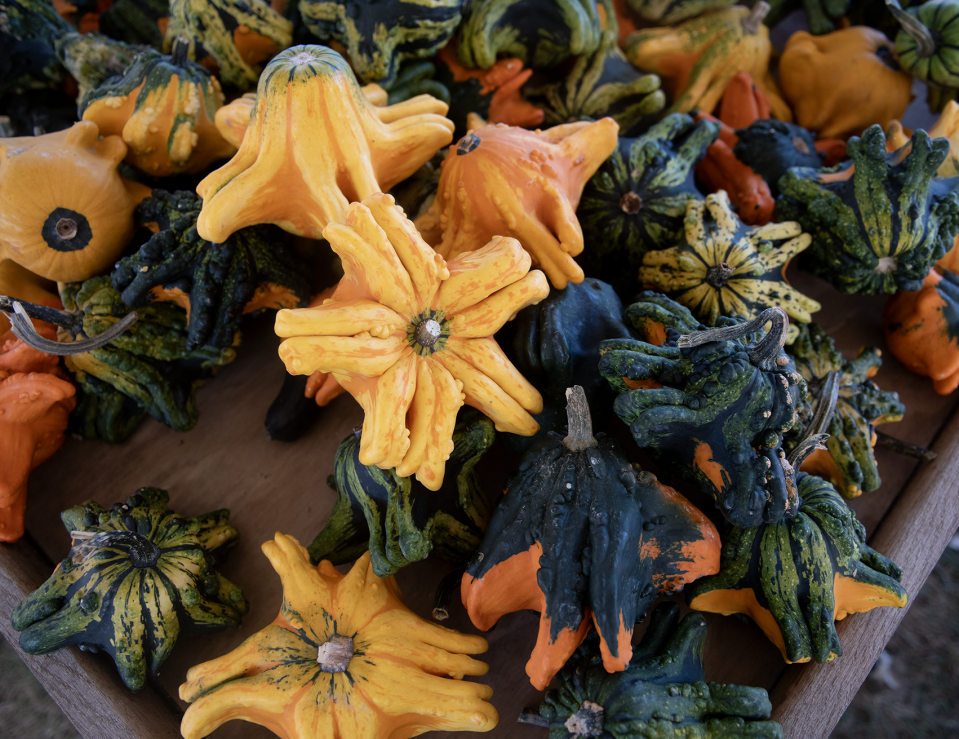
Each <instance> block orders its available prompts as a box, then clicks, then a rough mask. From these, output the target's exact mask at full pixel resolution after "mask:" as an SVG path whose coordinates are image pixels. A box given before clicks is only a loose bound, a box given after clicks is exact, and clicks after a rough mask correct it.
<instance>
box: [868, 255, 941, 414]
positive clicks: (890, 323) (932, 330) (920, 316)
mask: <svg viewBox="0 0 959 739" xmlns="http://www.w3.org/2000/svg"><path fill="white" fill-rule="evenodd" d="M883 328H884V330H885V334H886V344H887V345H888V346H889V351H891V352H892V353H893V356H895V357H896V359H898V360H899V361H900V362H902V363H903V364H904V365H905V366H906V368H907V369H909V370H910V371H911V372H915V373H916V374H919V375H925V376H926V377H930V378H932V381H933V382H932V386H933V388H934V389H935V391H936V392H937V393H939V394H940V395H949V394H950V393H951V392H953V391H954V390H955V389H956V387H957V386H959V277H957V276H956V275H955V274H953V273H952V272H943V273H942V274H940V273H938V272H937V271H936V270H932V271H930V272H929V274H928V275H926V279H925V281H924V282H923V284H922V288H921V289H920V290H918V291H915V292H901V293H899V294H897V295H894V296H893V297H891V298H890V299H889V302H888V303H886V308H885V310H884V311H883Z"/></svg>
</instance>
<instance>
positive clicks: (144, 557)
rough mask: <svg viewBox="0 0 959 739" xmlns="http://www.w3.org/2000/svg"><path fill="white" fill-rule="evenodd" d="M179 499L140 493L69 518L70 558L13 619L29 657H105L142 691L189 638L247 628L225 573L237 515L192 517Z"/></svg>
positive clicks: (74, 511) (242, 602)
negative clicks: (72, 651) (75, 651)
mask: <svg viewBox="0 0 959 739" xmlns="http://www.w3.org/2000/svg"><path fill="white" fill-rule="evenodd" d="M169 500H170V496H169V495H168V494H167V492H166V491H165V490H160V489H159V488H140V489H139V490H137V491H136V492H135V493H134V494H133V495H132V496H131V497H130V498H129V499H128V500H127V501H126V503H117V504H116V505H114V506H113V507H111V508H104V507H103V506H101V505H100V504H99V503H96V502H94V501H92V500H91V501H87V502H86V503H83V504H81V505H78V506H76V507H74V508H70V509H68V510H66V511H64V512H63V513H62V514H61V516H60V517H61V519H62V520H63V525H64V527H65V528H66V530H67V532H69V534H70V538H71V539H72V540H73V541H72V546H71V548H70V553H69V554H68V555H67V556H66V557H65V558H64V559H63V560H62V561H61V562H60V563H59V564H58V565H57V568H56V569H55V570H54V572H53V574H52V575H51V576H50V578H49V579H48V580H47V581H46V582H45V583H44V584H43V585H41V586H40V588H39V589H38V590H36V591H34V592H33V593H32V594H30V595H28V596H27V597H26V598H25V599H24V600H22V601H21V602H20V603H19V605H17V607H16V608H15V609H14V611H13V627H14V628H15V629H16V630H17V631H19V632H20V648H21V649H23V651H25V652H27V653H28V654H49V653H50V652H55V651H57V650H58V649H63V648H64V647H70V646H79V647H80V648H81V649H84V650H87V651H91V652H99V651H101V650H102V651H104V652H106V653H107V654H109V655H110V657H111V658H112V659H113V661H114V662H115V663H116V665H117V669H118V670H119V672H120V678H121V679H122V680H123V682H124V684H125V685H126V686H127V687H128V688H130V689H131V690H141V689H142V688H143V687H144V685H146V681H147V673H148V672H149V673H150V674H152V675H156V674H158V673H159V671H160V668H161V667H162V666H163V663H164V662H166V660H167V658H168V657H169V656H170V653H171V651H172V650H173V647H174V645H175V644H176V641H177V638H178V637H179V636H180V635H181V634H182V635H184V636H190V635H193V636H202V635H205V634H210V633H213V632H216V631H222V630H223V629H229V628H236V627H237V626H239V625H240V620H241V618H242V617H243V616H244V615H245V614H246V612H247V610H248V609H249V606H248V604H247V602H246V599H245V598H244V597H243V593H242V592H241V591H240V589H239V588H238V587H237V586H236V585H234V584H233V583H231V582H230V581H229V580H227V579H226V578H224V577H223V576H222V575H221V574H219V573H218V572H217V571H216V569H215V564H216V560H217V558H219V557H222V556H223V553H224V552H225V551H226V550H227V549H229V548H230V547H231V546H232V545H233V544H234V543H235V542H236V538H237V535H238V534H237V531H236V529H235V528H233V527H232V526H230V524H229V516H230V512H229V511H227V510H225V509H224V510H219V511H214V512H213V513H208V514H206V515H203V516H197V517H195V518H186V517H183V516H178V515H177V514H175V513H174V512H173V511H171V510H169V509H168V508H167V503H168V502H169Z"/></svg>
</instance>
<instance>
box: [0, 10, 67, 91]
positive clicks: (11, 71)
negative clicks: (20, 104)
mask: <svg viewBox="0 0 959 739" xmlns="http://www.w3.org/2000/svg"><path fill="white" fill-rule="evenodd" d="M72 31H73V27H72V26H71V25H70V24H69V23H67V22H66V21H65V20H64V19H63V18H61V17H60V15H59V14H58V13H57V11H56V10H54V8H53V3H51V2H45V1H44V0H4V3H3V7H2V8H0V97H6V96H7V95H9V94H19V93H22V92H25V91H27V90H42V89H55V88H58V87H59V86H60V84H61V82H62V81H63V78H64V76H65V75H64V69H63V66H62V65H61V64H60V62H59V60H58V59H57V54H56V43H57V39H58V38H59V37H60V36H62V35H63V34H65V33H71V32H72Z"/></svg>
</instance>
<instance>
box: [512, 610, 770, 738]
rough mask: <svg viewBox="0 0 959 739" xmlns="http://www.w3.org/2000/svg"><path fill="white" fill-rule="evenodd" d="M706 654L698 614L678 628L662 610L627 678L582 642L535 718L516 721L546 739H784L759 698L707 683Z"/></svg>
mask: <svg viewBox="0 0 959 739" xmlns="http://www.w3.org/2000/svg"><path fill="white" fill-rule="evenodd" d="M705 647H706V620H705V619H704V618H703V616H702V615H701V614H699V613H687V614H686V615H685V616H684V617H683V619H682V620H680V618H679V606H678V605H677V604H676V603H660V604H659V605H658V606H656V608H655V610H653V612H652V614H651V615H650V617H649V625H648V626H647V628H646V633H644V634H643V638H642V640H641V641H640V642H639V643H638V644H636V645H635V646H634V647H633V658H632V659H631V660H630V661H629V666H628V667H627V668H626V670H625V671H623V672H613V673H609V672H607V671H606V670H605V668H604V667H603V666H602V664H601V660H600V659H599V655H598V654H597V649H596V645H595V642H594V641H593V640H592V639H587V641H586V642H585V643H584V644H583V646H581V647H580V648H579V650H578V651H577V653H576V654H575V655H574V656H573V659H571V660H570V662H569V663H568V664H567V665H566V666H565V667H564V668H563V670H562V671H561V672H560V674H559V685H558V686H557V687H556V688H552V689H550V690H549V691H547V693H546V696H545V698H544V700H543V703H542V705H540V707H539V715H538V716H537V715H535V714H533V715H530V714H528V713H527V714H522V715H521V716H520V721H521V722H523V723H531V724H536V725H540V726H548V728H549V739H576V738H577V737H601V738H602V739H676V738H677V737H703V739H742V738H743V737H750V738H751V739H783V730H782V727H781V726H780V725H779V724H777V723H776V722H775V721H769V716H770V714H771V713H772V704H771V703H770V702H769V696H768V695H767V694H766V691H765V690H763V689H762V688H751V687H746V686H740V685H722V684H719V683H713V682H709V683H707V682H706V668H705V664H704V659H703V658H704V652H705Z"/></svg>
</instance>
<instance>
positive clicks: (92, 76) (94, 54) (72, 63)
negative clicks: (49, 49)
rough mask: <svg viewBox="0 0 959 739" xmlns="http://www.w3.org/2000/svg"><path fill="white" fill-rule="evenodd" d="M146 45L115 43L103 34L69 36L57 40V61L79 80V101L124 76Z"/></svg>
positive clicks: (71, 34) (69, 34)
mask: <svg viewBox="0 0 959 739" xmlns="http://www.w3.org/2000/svg"><path fill="white" fill-rule="evenodd" d="M147 48H148V47H146V46H139V45H138V46H133V45H131V44H125V43H123V42H122V41H115V40H114V39H112V38H108V37H107V36H104V35H103V34H100V33H96V32H93V33H68V34H65V35H63V36H61V37H60V38H59V39H58V40H57V58H58V59H60V61H61V62H63V66H64V67H66V70H67V71H68V72H69V73H70V74H71V75H72V76H73V78H74V79H75V80H76V81H77V84H78V86H79V92H78V93H77V100H78V101H82V100H83V98H84V97H86V95H87V93H89V92H90V91H91V90H93V89H95V88H97V87H99V86H100V85H101V84H103V83H104V82H106V81H107V80H108V79H110V77H113V76H115V75H122V74H123V73H124V72H125V71H126V69H127V67H129V66H130V65H131V64H132V63H133V59H134V57H135V56H136V55H137V54H139V53H140V52H142V51H146V49H147Z"/></svg>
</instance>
